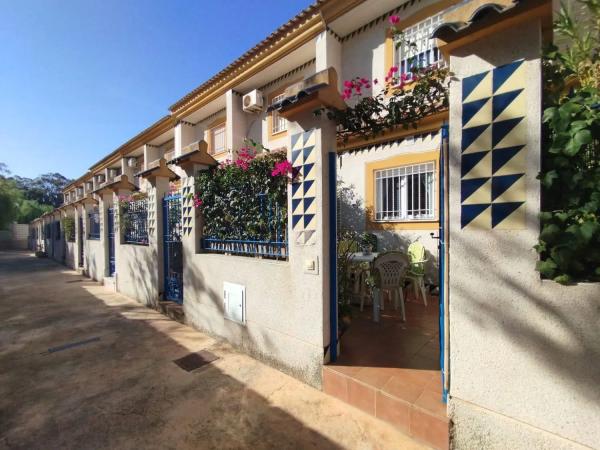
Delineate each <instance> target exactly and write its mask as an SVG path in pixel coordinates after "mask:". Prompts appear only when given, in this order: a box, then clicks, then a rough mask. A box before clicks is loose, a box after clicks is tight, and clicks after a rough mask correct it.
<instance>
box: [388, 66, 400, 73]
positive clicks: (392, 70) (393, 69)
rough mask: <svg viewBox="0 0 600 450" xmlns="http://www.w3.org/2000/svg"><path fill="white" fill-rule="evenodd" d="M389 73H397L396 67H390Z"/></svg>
mask: <svg viewBox="0 0 600 450" xmlns="http://www.w3.org/2000/svg"><path fill="white" fill-rule="evenodd" d="M390 72H392V73H396V72H398V66H392V67H390Z"/></svg>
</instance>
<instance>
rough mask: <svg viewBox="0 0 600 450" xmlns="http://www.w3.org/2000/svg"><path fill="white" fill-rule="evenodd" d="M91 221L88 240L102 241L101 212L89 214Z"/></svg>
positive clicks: (94, 211) (95, 211) (96, 211)
mask: <svg viewBox="0 0 600 450" xmlns="http://www.w3.org/2000/svg"><path fill="white" fill-rule="evenodd" d="M88 218H89V221H90V232H89V234H88V239H100V212H99V211H98V210H97V209H95V210H93V211H92V212H91V213H89V214H88Z"/></svg>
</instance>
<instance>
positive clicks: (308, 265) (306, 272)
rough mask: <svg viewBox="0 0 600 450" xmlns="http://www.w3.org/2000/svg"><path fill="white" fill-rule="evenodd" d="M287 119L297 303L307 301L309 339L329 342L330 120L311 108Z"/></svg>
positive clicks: (291, 245) (332, 134) (332, 142)
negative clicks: (292, 170)
mask: <svg viewBox="0 0 600 450" xmlns="http://www.w3.org/2000/svg"><path fill="white" fill-rule="evenodd" d="M294 119H295V121H290V123H289V128H288V133H289V136H290V137H289V139H290V143H289V146H288V158H289V160H290V161H292V165H293V166H294V167H295V168H296V169H297V170H298V171H299V176H298V178H297V180H296V181H295V182H294V183H293V184H292V185H291V186H290V190H289V193H288V211H289V213H288V214H289V215H288V222H289V226H288V229H289V233H290V235H289V237H288V242H289V252H290V265H291V274H292V283H293V289H292V292H297V293H298V295H299V298H297V299H296V301H297V302H300V303H301V304H306V305H310V308H312V309H313V310H314V317H313V318H312V319H311V320H312V322H309V323H308V324H307V326H309V327H314V329H313V330H312V331H313V332H314V335H313V338H314V339H315V341H314V342H313V343H317V342H318V343H319V344H320V345H322V346H323V347H326V346H328V345H329V341H330V321H329V310H330V305H329V300H330V295H329V287H330V270H329V255H330V246H329V243H330V239H329V228H330V220H329V188H328V178H329V177H328V171H329V163H328V153H329V152H335V148H336V139H335V136H336V132H335V124H334V123H333V122H332V121H330V120H329V119H327V118H326V117H325V116H322V117H315V116H314V115H313V113H312V110H311V111H306V112H305V113H304V114H303V115H302V116H300V117H295V118H294Z"/></svg>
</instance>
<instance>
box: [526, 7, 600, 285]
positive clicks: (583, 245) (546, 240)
mask: <svg viewBox="0 0 600 450" xmlns="http://www.w3.org/2000/svg"><path fill="white" fill-rule="evenodd" d="M576 4H577V5H578V6H579V7H583V8H586V10H587V14H586V17H587V20H584V21H582V22H579V21H576V20H574V19H573V17H572V12H571V11H569V10H568V9H566V8H565V7H563V8H562V9H561V11H560V14H559V16H558V19H557V21H556V22H555V25H554V27H555V32H556V34H557V35H558V36H559V37H562V38H563V39H564V42H565V43H566V45H565V49H564V50H561V49H559V48H558V47H556V46H553V47H551V48H550V49H548V51H547V52H546V53H545V56H544V65H543V67H544V75H545V79H544V82H545V83H544V89H545V92H544V106H545V109H544V115H543V146H542V172H541V173H540V175H539V178H540V181H541V186H542V212H541V214H540V222H541V232H540V236H539V242H538V244H537V245H536V246H535V249H536V250H537V252H538V253H539V256H540V259H539V261H538V263H537V266H536V268H537V270H538V271H539V272H540V274H541V275H542V276H543V277H544V278H550V279H553V280H554V281H556V282H559V283H562V284H568V283H571V282H573V281H583V280H586V281H600V76H599V75H600V54H599V49H600V1H599V0H578V1H577V3H576Z"/></svg>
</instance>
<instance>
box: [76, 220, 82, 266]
mask: <svg viewBox="0 0 600 450" xmlns="http://www.w3.org/2000/svg"><path fill="white" fill-rule="evenodd" d="M77 245H79V267H83V217H81V216H80V217H79V239H78V241H77Z"/></svg>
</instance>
